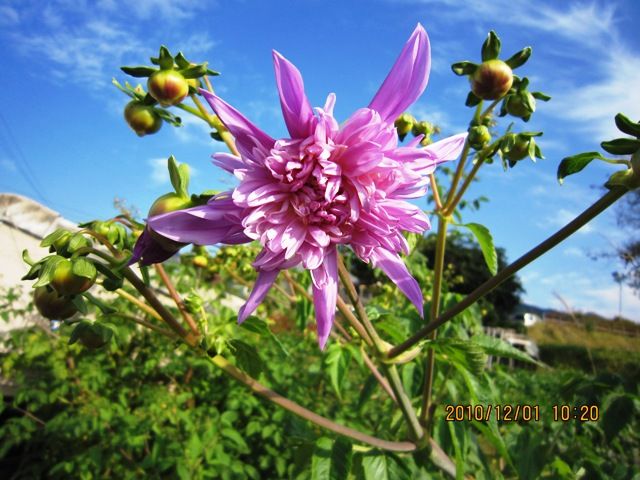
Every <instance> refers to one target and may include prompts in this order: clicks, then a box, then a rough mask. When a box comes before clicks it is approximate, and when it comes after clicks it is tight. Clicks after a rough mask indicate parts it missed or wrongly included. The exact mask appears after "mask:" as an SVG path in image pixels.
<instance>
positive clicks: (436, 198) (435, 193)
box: [429, 173, 442, 212]
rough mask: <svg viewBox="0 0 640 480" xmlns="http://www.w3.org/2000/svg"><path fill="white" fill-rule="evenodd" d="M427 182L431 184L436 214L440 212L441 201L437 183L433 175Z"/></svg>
mask: <svg viewBox="0 0 640 480" xmlns="http://www.w3.org/2000/svg"><path fill="white" fill-rule="evenodd" d="M429 181H430V182H431V190H432V191H433V201H434V202H435V203H436V212H438V211H440V210H442V200H440V192H439V191H438V182H436V176H435V175H434V174H433V173H432V174H431V175H429Z"/></svg>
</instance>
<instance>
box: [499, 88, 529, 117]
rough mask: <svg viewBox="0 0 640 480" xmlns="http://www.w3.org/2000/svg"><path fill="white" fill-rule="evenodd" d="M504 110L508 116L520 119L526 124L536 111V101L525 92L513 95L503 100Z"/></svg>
mask: <svg viewBox="0 0 640 480" xmlns="http://www.w3.org/2000/svg"><path fill="white" fill-rule="evenodd" d="M505 109H506V110H507V113H508V114H509V115H511V116H513V117H518V118H522V119H523V120H524V121H525V122H526V121H527V120H529V118H530V117H531V114H532V113H533V112H535V111H536V99H535V98H534V97H533V95H531V93H530V92H527V91H526V90H525V91H523V92H518V93H514V94H513V95H509V96H508V97H507V98H506V99H505Z"/></svg>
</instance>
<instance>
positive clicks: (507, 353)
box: [471, 335, 539, 364]
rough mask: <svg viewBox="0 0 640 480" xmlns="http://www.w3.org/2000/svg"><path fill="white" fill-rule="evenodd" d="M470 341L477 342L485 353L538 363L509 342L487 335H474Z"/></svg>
mask: <svg viewBox="0 0 640 480" xmlns="http://www.w3.org/2000/svg"><path fill="white" fill-rule="evenodd" d="M471 342H473V343H475V344H477V345H478V346H479V347H480V348H482V350H483V351H484V352H485V353H486V354H487V355H493V356H496V357H502V358H513V359H515V360H519V361H522V362H526V363H533V364H539V362H538V361H537V360H535V359H534V358H532V357H531V356H529V355H528V354H527V353H525V352H523V351H522V350H518V349H517V348H516V347H514V346H513V345H511V344H510V343H508V342H506V341H504V340H501V339H499V338H496V337H490V336H488V335H474V336H473V337H472V338H471Z"/></svg>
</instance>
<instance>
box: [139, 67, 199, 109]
mask: <svg viewBox="0 0 640 480" xmlns="http://www.w3.org/2000/svg"><path fill="white" fill-rule="evenodd" d="M147 89H148V90H149V94H150V95H151V96H152V97H153V98H155V99H156V100H157V101H158V102H160V105H162V106H163V107H170V106H172V105H178V104H179V103H180V102H182V100H184V99H185V97H186V96H187V95H188V94H189V84H188V83H187V80H186V79H185V78H184V77H183V76H182V74H181V73H180V72H178V71H176V70H159V71H157V72H155V73H154V74H153V75H151V76H150V77H149V81H148V82H147Z"/></svg>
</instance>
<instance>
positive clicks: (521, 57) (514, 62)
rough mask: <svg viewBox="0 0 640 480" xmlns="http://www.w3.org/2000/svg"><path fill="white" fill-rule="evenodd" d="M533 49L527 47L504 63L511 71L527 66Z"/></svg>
mask: <svg viewBox="0 0 640 480" xmlns="http://www.w3.org/2000/svg"><path fill="white" fill-rule="evenodd" d="M531 52H532V50H531V47H525V48H523V49H522V50H520V51H519V52H517V53H514V54H513V55H512V56H511V57H509V59H508V60H505V62H504V63H506V64H507V65H509V67H511V69H512V70H513V69H516V68H518V67H520V66H522V65H524V64H525V62H526V61H527V60H529V57H530V56H531Z"/></svg>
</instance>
